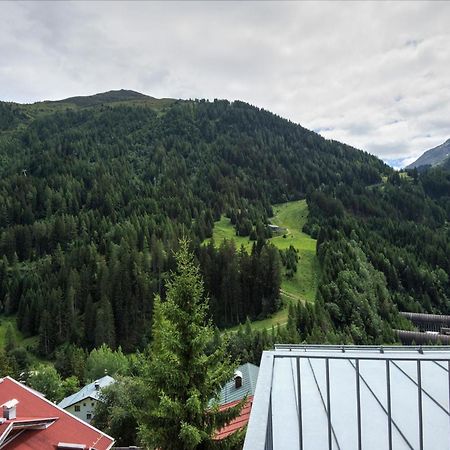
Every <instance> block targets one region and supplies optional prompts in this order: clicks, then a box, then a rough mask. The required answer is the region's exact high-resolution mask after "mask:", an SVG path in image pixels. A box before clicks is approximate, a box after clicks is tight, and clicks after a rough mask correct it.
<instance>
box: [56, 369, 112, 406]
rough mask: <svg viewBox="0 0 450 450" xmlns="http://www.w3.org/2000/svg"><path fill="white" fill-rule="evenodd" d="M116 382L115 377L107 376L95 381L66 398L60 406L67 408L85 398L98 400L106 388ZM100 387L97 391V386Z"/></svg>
mask: <svg viewBox="0 0 450 450" xmlns="http://www.w3.org/2000/svg"><path fill="white" fill-rule="evenodd" d="M115 381H116V380H114V378H113V377H110V376H109V375H105V376H104V377H102V378H99V379H98V380H95V381H93V382H92V383H90V384H87V385H86V386H84V388H82V389H81V390H79V391H78V392H76V393H75V394H72V395H69V397H66V398H64V399H63V400H61V402H60V403H59V404H58V406H59V407H60V408H63V409H64V408H67V407H69V406H71V405H73V404H75V403H78V402H81V401H82V400H84V399H85V398H95V399H96V400H98V399H99V397H100V391H101V389H103V388H104V387H106V386H109V385H110V384H112V383H115ZM97 384H98V385H99V389H96V385H97Z"/></svg>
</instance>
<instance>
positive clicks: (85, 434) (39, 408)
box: [0, 377, 114, 450]
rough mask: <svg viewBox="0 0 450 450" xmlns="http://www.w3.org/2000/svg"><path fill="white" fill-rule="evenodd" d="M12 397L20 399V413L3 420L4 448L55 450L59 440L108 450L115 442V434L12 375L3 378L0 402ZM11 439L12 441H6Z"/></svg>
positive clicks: (0, 435)
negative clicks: (67, 409)
mask: <svg viewBox="0 0 450 450" xmlns="http://www.w3.org/2000/svg"><path fill="white" fill-rule="evenodd" d="M12 399H16V400H18V404H17V407H16V413H17V417H16V418H15V419H12V420H6V421H4V422H3V423H2V424H0V448H1V449H2V450H3V449H5V450H52V449H58V444H59V443H68V444H79V445H85V446H86V449H89V448H91V447H92V448H95V449H96V450H108V449H110V448H111V447H112V446H113V444H114V439H113V438H112V437H110V436H108V435H107V434H105V433H102V432H101V431H99V430H97V429H96V428H94V427H93V426H91V425H89V424H87V423H85V422H83V421H82V420H80V419H78V418H77V417H75V416H73V415H72V414H70V413H68V412H67V411H64V410H63V409H61V408H59V407H58V406H56V405H54V404H53V403H51V402H50V401H48V400H46V399H45V398H43V397H41V396H39V394H38V393H36V392H35V391H33V390H32V389H30V388H28V387H27V386H24V385H23V384H21V383H19V382H18V381H16V380H14V379H12V378H10V377H5V378H0V405H3V404H4V403H6V402H8V401H10V400H12ZM0 411H1V410H0ZM21 430H24V431H23V432H21ZM9 439H11V441H10V442H8V443H6V444H5V441H8V440H9ZM59 448H62V447H59Z"/></svg>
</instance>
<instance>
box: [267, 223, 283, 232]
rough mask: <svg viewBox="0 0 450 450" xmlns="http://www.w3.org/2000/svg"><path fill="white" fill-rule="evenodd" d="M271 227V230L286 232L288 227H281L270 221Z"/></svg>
mask: <svg viewBox="0 0 450 450" xmlns="http://www.w3.org/2000/svg"><path fill="white" fill-rule="evenodd" d="M269 229H270V231H272V233H285V232H286V231H287V228H286V227H280V226H278V225H273V224H271V223H269Z"/></svg>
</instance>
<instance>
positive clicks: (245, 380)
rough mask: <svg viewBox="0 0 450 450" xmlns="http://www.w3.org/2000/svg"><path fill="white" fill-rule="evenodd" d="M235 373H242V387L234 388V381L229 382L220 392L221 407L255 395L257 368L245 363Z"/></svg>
mask: <svg viewBox="0 0 450 450" xmlns="http://www.w3.org/2000/svg"><path fill="white" fill-rule="evenodd" d="M237 371H239V372H241V373H242V386H241V387H239V388H236V387H235V382H234V380H230V381H229V382H228V383H227V384H226V385H225V386H224V387H223V388H222V390H221V391H220V398H219V403H220V404H221V405H224V404H225V403H231V402H234V401H236V400H242V399H243V398H244V397H245V396H246V395H248V396H251V395H254V393H255V389H256V382H257V380H258V372H259V367H258V366H255V365H254V364H251V363H246V364H243V365H242V366H239V367H238V368H237Z"/></svg>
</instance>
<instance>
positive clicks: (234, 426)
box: [215, 396, 253, 440]
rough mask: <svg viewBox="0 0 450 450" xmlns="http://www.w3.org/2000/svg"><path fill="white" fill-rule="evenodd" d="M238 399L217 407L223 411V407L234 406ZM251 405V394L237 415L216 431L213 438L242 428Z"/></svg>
mask: <svg viewBox="0 0 450 450" xmlns="http://www.w3.org/2000/svg"><path fill="white" fill-rule="evenodd" d="M240 401H241V400H236V401H234V402H230V403H226V404H225V405H222V406H221V407H220V408H219V410H220V411H223V410H225V409H228V408H232V407H233V406H236V405H237V404H238V403H239V402H240ZM252 405H253V396H252V397H249V398H248V399H247V402H246V403H245V405H244V407H243V408H242V410H241V413H240V414H239V416H238V417H236V419H234V420H232V421H231V422H230V423H229V424H228V425H226V426H225V427H223V428H222V429H221V430H219V431H218V432H217V433H216V436H215V439H219V440H220V439H224V438H226V437H227V436H229V435H230V434H232V433H234V432H235V431H237V430H240V429H241V428H244V427H245V426H246V425H247V423H248V420H249V418H250V411H251V409H252Z"/></svg>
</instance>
